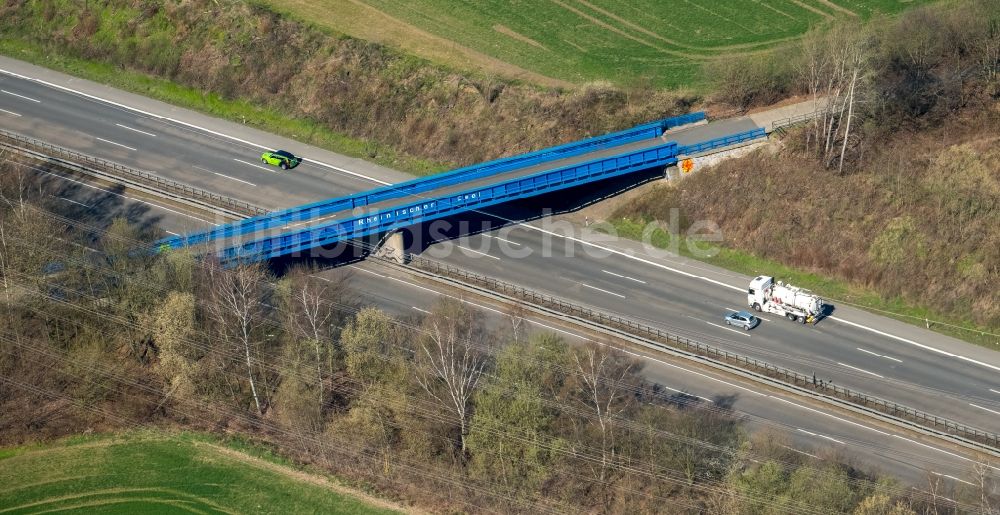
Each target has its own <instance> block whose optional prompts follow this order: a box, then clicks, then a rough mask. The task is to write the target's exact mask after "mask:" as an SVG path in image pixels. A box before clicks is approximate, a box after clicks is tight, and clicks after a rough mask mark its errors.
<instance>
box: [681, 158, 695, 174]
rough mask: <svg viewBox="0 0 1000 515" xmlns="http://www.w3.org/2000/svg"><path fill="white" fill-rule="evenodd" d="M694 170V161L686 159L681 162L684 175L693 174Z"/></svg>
mask: <svg viewBox="0 0 1000 515" xmlns="http://www.w3.org/2000/svg"><path fill="white" fill-rule="evenodd" d="M691 170H694V159H684V160H682V161H681V171H682V172H684V173H691Z"/></svg>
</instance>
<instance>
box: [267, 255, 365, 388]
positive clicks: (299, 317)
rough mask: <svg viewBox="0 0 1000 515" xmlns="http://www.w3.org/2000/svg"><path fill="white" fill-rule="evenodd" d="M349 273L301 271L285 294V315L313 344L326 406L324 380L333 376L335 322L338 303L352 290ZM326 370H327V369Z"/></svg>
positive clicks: (298, 331)
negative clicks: (327, 274)
mask: <svg viewBox="0 0 1000 515" xmlns="http://www.w3.org/2000/svg"><path fill="white" fill-rule="evenodd" d="M349 281H350V275H349V274H340V275H337V276H336V277H333V278H327V277H319V276H316V275H312V274H310V273H308V272H305V271H301V272H299V273H296V274H292V275H291V276H290V278H289V282H288V283H287V284H286V286H285V288H286V290H285V291H284V295H283V296H284V297H285V302H286V304H287V305H286V306H285V314H286V316H287V317H288V322H289V326H290V328H291V329H292V330H293V331H294V333H295V334H296V335H297V336H299V337H300V338H304V339H306V340H308V341H309V343H310V345H312V347H313V351H314V353H315V361H316V362H315V368H316V384H317V395H318V396H319V404H320V406H323V403H324V398H323V382H324V378H325V377H327V376H328V374H329V373H332V370H330V368H332V365H327V366H326V367H324V364H327V363H329V359H328V358H329V355H330V352H329V346H330V343H331V341H330V338H331V334H330V331H331V326H332V324H333V323H334V321H335V318H336V312H335V309H334V305H333V303H334V302H337V303H340V302H343V301H345V300H348V299H345V298H344V297H346V296H347V295H348V294H347V291H348V289H349ZM324 368H326V370H324Z"/></svg>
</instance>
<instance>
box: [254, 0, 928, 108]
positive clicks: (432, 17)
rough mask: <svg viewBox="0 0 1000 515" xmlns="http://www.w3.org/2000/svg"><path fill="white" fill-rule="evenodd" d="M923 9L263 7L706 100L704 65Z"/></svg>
mask: <svg viewBox="0 0 1000 515" xmlns="http://www.w3.org/2000/svg"><path fill="white" fill-rule="evenodd" d="M928 1H929V0H919V1H915V2H898V1H895V0H876V1H867V2H859V1H854V0H835V1H832V2H829V1H820V0H804V1H795V2H792V1H783V2H767V3H762V2H759V1H755V0H727V1H726V2H691V1H689V0H638V1H632V2H619V1H616V0H590V1H568V2H551V1H547V0H529V1H526V2H516V3H511V2H506V1H501V0H487V1H479V2H455V1H453V0H411V1H407V2H396V1H392V0H362V1H360V2H344V1H340V0H317V1H308V2H306V1H303V0H266V2H267V3H269V4H271V5H274V6H276V7H278V8H279V9H281V10H283V11H286V12H289V13H291V14H292V15H293V16H298V17H301V18H305V19H311V20H316V23H317V24H320V25H323V26H327V27H330V28H332V29H334V30H337V31H339V32H343V33H345V34H350V35H353V36H355V37H359V38H362V39H367V40H371V41H379V42H383V43H386V44H388V45H391V46H393V47H396V48H400V49H402V50H403V51H405V52H408V53H413V54H415V55H419V56H421V57H425V58H427V59H429V60H432V61H435V62H438V63H442V64H444V65H446V66H451V67H459V68H474V69H477V70H482V71H485V72H488V73H497V74H500V75H503V76H509V77H517V78H523V79H524V80H529V81H534V82H538V83H542V84H553V83H554V84H558V83H560V82H568V83H572V84H582V83H585V82H589V81H611V82H613V83H615V84H618V85H619V86H630V85H633V84H637V83H649V84H651V85H652V86H654V87H670V88H675V87H694V88H696V89H700V90H703V91H704V90H705V89H706V87H707V86H708V83H707V81H705V79H704V77H703V75H702V74H701V73H700V69H701V66H702V65H703V64H704V63H705V62H706V61H708V60H711V59H713V58H716V57H718V56H722V55H734V54H741V53H749V52H755V51H760V50H763V49H768V48H772V47H774V46H775V45H776V44H778V43H781V42H784V41H788V40H790V39H795V38H797V37H799V36H801V35H802V34H804V33H805V32H806V31H807V30H809V28H811V27H814V26H816V25H819V24H823V23H826V22H829V21H830V20H833V19H836V18H843V17H860V18H863V19H867V18H870V17H871V16H872V15H874V14H875V13H885V14H893V13H897V12H900V11H902V10H904V9H907V8H911V7H913V6H914V5H919V4H921V3H927V2H928ZM359 21H360V22H359ZM539 76H541V77H539Z"/></svg>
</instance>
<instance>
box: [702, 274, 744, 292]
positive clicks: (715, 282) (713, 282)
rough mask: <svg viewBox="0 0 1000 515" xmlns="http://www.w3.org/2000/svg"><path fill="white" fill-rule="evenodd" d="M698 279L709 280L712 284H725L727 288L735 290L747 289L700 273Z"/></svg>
mask: <svg viewBox="0 0 1000 515" xmlns="http://www.w3.org/2000/svg"><path fill="white" fill-rule="evenodd" d="M698 279H702V280H705V281H708V282H710V283H712V284H718V285H719V286H725V287H726V288H732V289H734V290H739V291H743V290H744V289H745V288H737V287H736V286H732V285H729V284H726V283H724V282H721V281H716V280H715V279H709V278H708V277H705V276H703V275H699V276H698Z"/></svg>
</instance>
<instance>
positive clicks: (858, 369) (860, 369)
mask: <svg viewBox="0 0 1000 515" xmlns="http://www.w3.org/2000/svg"><path fill="white" fill-rule="evenodd" d="M837 364H838V365H840V366H842V367H847V368H850V369H854V370H857V371H858V372H864V373H866V374H871V375H873V376H875V377H877V378H879V379H885V378H884V377H882V376H880V375H878V374H876V373H875V372H869V371H867V370H865V369H863V368H858V367H852V366H851V365H847V364H844V363H841V362H839V361H838V362H837Z"/></svg>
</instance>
